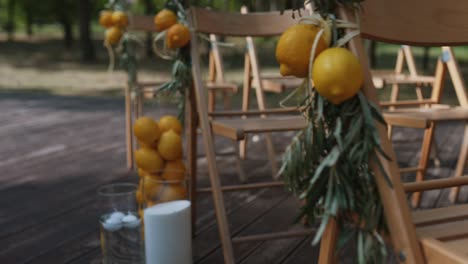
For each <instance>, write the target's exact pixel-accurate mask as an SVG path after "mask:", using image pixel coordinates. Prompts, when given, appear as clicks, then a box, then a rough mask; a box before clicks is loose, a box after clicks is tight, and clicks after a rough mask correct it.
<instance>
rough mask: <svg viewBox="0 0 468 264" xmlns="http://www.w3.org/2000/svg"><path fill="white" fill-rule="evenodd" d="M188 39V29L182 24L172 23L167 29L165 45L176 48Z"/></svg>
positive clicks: (180, 46)
mask: <svg viewBox="0 0 468 264" xmlns="http://www.w3.org/2000/svg"><path fill="white" fill-rule="evenodd" d="M189 41H190V30H189V29H188V27H186V26H184V25H182V24H175V25H172V26H171V27H170V28H169V29H168V30H167V35H166V45H167V47H168V48H170V49H178V48H182V47H183V46H185V45H187V43H189Z"/></svg>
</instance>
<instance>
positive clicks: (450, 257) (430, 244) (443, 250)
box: [421, 238, 468, 264]
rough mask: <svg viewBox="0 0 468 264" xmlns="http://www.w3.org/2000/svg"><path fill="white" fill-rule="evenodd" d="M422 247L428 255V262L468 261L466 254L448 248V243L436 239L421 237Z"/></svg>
mask: <svg viewBox="0 0 468 264" xmlns="http://www.w3.org/2000/svg"><path fill="white" fill-rule="evenodd" d="M421 247H422V250H423V251H424V255H425V257H426V263H428V264H440V263H453V264H461V263H464V264H466V263H468V260H467V258H466V256H463V255H461V254H459V253H457V252H455V251H453V250H452V249H451V248H448V247H447V245H445V244H444V243H442V242H440V241H437V240H435V239H431V238H423V239H421Z"/></svg>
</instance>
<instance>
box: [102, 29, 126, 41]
mask: <svg viewBox="0 0 468 264" xmlns="http://www.w3.org/2000/svg"><path fill="white" fill-rule="evenodd" d="M122 35H123V32H122V30H121V29H120V28H119V27H117V26H112V27H110V28H109V29H107V30H106V38H105V42H106V43H107V44H109V45H116V44H117V43H119V41H120V39H121V38H122Z"/></svg>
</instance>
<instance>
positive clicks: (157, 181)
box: [142, 176, 164, 200]
mask: <svg viewBox="0 0 468 264" xmlns="http://www.w3.org/2000/svg"><path fill="white" fill-rule="evenodd" d="M142 182H143V184H142V185H143V188H142V191H143V195H144V198H145V199H147V200H154V197H155V196H156V195H157V194H158V193H159V192H160V191H161V187H162V186H163V184H164V181H163V180H162V179H161V178H155V177H152V176H145V177H143V179H142Z"/></svg>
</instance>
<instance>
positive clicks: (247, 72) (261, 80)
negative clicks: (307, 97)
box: [239, 6, 302, 177]
mask: <svg viewBox="0 0 468 264" xmlns="http://www.w3.org/2000/svg"><path fill="white" fill-rule="evenodd" d="M241 13H242V14H247V13H248V9H247V7H246V6H242V7H241ZM273 13H274V12H273ZM281 33H282V32H278V33H277V35H273V36H279V35H280V34H281ZM254 37H261V36H260V35H258V34H256V35H250V36H246V37H245V43H246V51H245V54H244V81H243V83H244V87H243V93H242V111H249V109H250V103H251V93H250V92H251V90H252V88H253V89H254V90H255V94H256V100H257V102H256V104H257V108H258V110H260V111H263V110H266V109H267V108H269V109H271V107H268V106H267V105H266V101H265V99H264V98H265V96H264V95H263V94H264V93H265V92H273V93H283V92H284V91H287V90H291V89H295V88H297V87H299V86H300V85H301V83H302V79H299V78H296V77H292V76H286V77H285V76H281V75H280V74H265V73H262V72H261V67H260V63H259V59H258V55H257V49H256V47H255V43H254V39H253V38H254ZM280 112H281V111H280ZM265 137H266V138H265V141H266V144H267V148H268V152H269V157H270V158H269V160H270V163H271V165H272V174H273V175H274V176H273V177H275V175H276V172H277V167H278V165H277V162H276V160H275V157H276V154H275V151H274V149H273V143H272V140H271V136H270V135H268V134H267V135H266V136H265ZM239 156H240V158H241V159H246V157H247V138H246V139H244V140H241V141H240V143H239Z"/></svg>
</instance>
